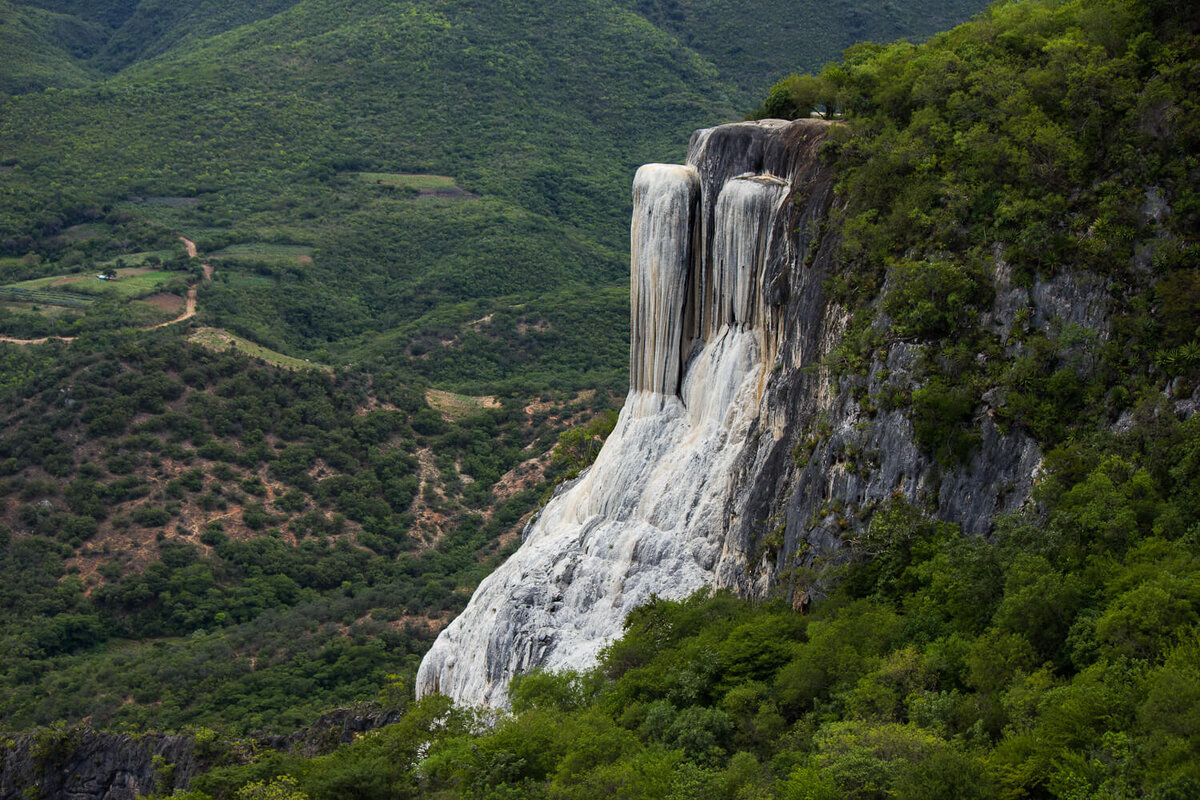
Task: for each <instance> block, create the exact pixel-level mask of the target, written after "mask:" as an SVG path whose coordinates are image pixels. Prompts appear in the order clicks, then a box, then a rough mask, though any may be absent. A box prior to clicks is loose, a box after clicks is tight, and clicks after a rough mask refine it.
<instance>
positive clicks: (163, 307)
mask: <svg viewBox="0 0 1200 800" xmlns="http://www.w3.org/2000/svg"><path fill="white" fill-rule="evenodd" d="M142 302H143V303H149V304H150V305H152V306H154V307H155V308H157V309H159V310H160V311H166V312H167V313H168V314H178V313H179V312H180V311H183V308H184V306H185V305H187V303H186V301H185V300H184V299H183V298H182V297H180V296H179V295H177V294H152V295H150V296H149V297H143V298H142Z"/></svg>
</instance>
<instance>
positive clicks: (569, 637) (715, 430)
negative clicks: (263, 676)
mask: <svg viewBox="0 0 1200 800" xmlns="http://www.w3.org/2000/svg"><path fill="white" fill-rule="evenodd" d="M797 124H801V123H797ZM792 128H793V126H792V125H791V124H789V123H784V122H781V121H778V120H766V121H762V122H758V123H739V124H736V125H724V126H720V127H718V128H714V129H709V130H705V131H701V132H698V133H697V135H696V136H694V137H693V140H692V144H691V147H690V148H689V154H688V165H687V166H680V165H668V164H648V165H646V166H644V167H642V168H641V169H640V170H638V173H637V176H636V178H635V179H634V184H633V198H634V211H633V221H632V225H631V240H632V241H631V251H632V252H631V256H632V260H631V297H630V306H631V323H632V325H631V342H630V389H629V396H628V397H627V399H626V402H625V405H624V408H623V409H622V411H621V414H620V417H619V419H618V421H617V425H616V428H615V429H614V430H613V432H612V434H611V435H610V436H609V438H608V441H607V442H606V443H605V445H604V448H603V449H602V450H601V452H600V455H599V456H598V458H597V459H596V462H595V464H594V465H593V466H592V467H591V468H590V469H589V470H587V471H586V472H585V473H584V474H583V475H582V477H580V478H579V479H578V480H577V481H576V482H575V483H574V484H572V485H570V486H569V487H568V488H566V489H565V490H562V491H560V492H559V493H558V494H557V495H556V496H555V497H554V499H552V500H551V501H550V503H549V504H548V505H547V506H546V507H545V509H543V511H542V512H541V514H540V515H539V516H538V517H537V518H536V520H535V521H534V522H533V523H532V524H531V525H530V526H529V527H528V528H527V530H526V532H525V537H524V541H523V543H522V545H521V547H520V548H519V549H518V550H517V552H516V553H515V554H513V556H512V557H511V558H510V559H509V560H508V561H507V562H505V563H504V564H503V565H502V566H501V567H500V568H499V569H497V570H496V571H495V572H494V573H493V574H491V575H490V576H488V577H487V578H486V579H485V580H484V581H483V583H481V584H480V585H479V588H478V589H477V590H476V592H475V594H474V596H473V597H472V598H471V601H470V603H469V604H468V605H467V607H466V609H465V610H464V611H463V613H462V614H461V615H460V616H459V617H458V618H457V619H455V620H454V621H453V622H452V623H451V624H450V625H449V626H447V627H446V629H445V630H443V631H442V633H441V635H440V636H439V637H438V639H437V641H436V642H435V643H434V645H433V648H432V649H431V650H430V651H429V653H428V655H426V657H425V659H424V661H422V663H421V667H420V670H419V672H418V674H417V690H418V692H419V693H420V694H429V693H434V692H441V693H443V694H446V695H449V696H450V697H451V698H453V699H454V700H455V701H456V702H459V703H464V704H476V705H485V706H503V705H505V704H506V703H507V696H506V691H507V685H508V682H509V680H510V679H511V678H512V677H513V675H515V674H518V673H521V672H525V671H528V670H530V669H534V668H543V669H547V670H563V669H583V668H586V667H588V666H590V665H591V664H593V663H594V662H595V659H596V657H597V654H598V653H599V651H600V649H601V648H602V647H603V646H604V645H605V644H607V643H608V642H610V641H612V640H613V639H614V638H615V637H616V636H618V635H619V634H620V632H621V627H622V623H623V621H624V619H625V616H626V615H627V614H628V613H629V612H630V611H631V610H632V609H633V608H635V607H637V606H639V605H642V604H644V603H646V602H647V601H648V600H650V599H651V597H652V596H655V595H657V596H659V597H666V598H676V599H677V598H682V597H685V596H687V595H689V594H691V593H693V592H695V591H696V590H697V589H700V588H701V587H704V586H708V585H712V584H713V583H714V579H715V577H716V575H715V569H716V565H717V562H718V560H719V559H720V557H721V556H722V550H723V548H724V547H725V545H726V541H725V537H726V534H727V529H728V526H729V524H730V522H729V521H730V518H731V516H733V515H734V514H733V509H732V508H731V499H732V494H731V493H732V491H733V482H734V476H735V474H736V470H735V469H734V464H735V461H736V459H737V458H738V455H739V453H740V452H741V450H742V448H744V447H745V446H746V445H745V443H746V441H747V439H748V438H749V431H750V429H751V427H752V426H753V425H754V423H755V421H756V420H757V419H758V417H759V416H760V414H761V413H762V410H761V409H760V401H761V395H762V385H763V381H762V377H763V375H764V371H765V370H769V369H770V366H771V365H770V364H769V363H768V364H764V358H768V359H769V358H771V357H773V354H772V353H771V352H770V342H772V341H777V340H778V331H774V330H771V329H770V328H771V326H772V325H777V324H778V322H777V321H776V319H777V317H778V315H777V314H772V313H771V306H772V303H771V301H770V292H769V291H768V290H769V287H768V286H766V285H765V284H766V282H767V280H768V279H769V277H770V276H774V277H773V278H772V279H777V278H778V276H779V274H780V270H781V267H780V263H779V262H780V261H781V260H786V259H787V258H788V257H789V248H788V245H787V242H786V241H782V240H784V239H786V238H787V235H786V233H785V232H786V231H788V230H789V226H788V224H787V220H786V219H785V218H784V215H786V214H787V213H788V208H789V206H790V205H791V204H790V200H791V197H792V194H793V193H794V192H795V191H796V190H797V188H798V187H796V186H794V185H793V181H794V180H795V176H796V175H800V174H807V173H806V172H805V170H804V169H800V168H799V167H805V168H807V167H808V166H810V165H809V164H802V165H796V164H794V163H792V160H789V158H788V152H787V146H786V143H785V140H786V137H787V136H788V135H789V133H790V132H792V131H791V129H792ZM814 152H815V149H814ZM809 172H811V170H809ZM787 268H788V267H786V266H785V267H783V268H782V269H784V270H786V269H787Z"/></svg>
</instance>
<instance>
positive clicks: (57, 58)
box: [0, 0, 104, 94]
mask: <svg viewBox="0 0 1200 800" xmlns="http://www.w3.org/2000/svg"><path fill="white" fill-rule="evenodd" d="M103 41H104V31H103V29H102V28H100V27H99V26H97V25H94V24H91V23H88V22H86V21H84V20H82V19H80V18H78V17H75V16H70V15H66V14H56V13H53V12H50V11H45V10H42V9H38V8H30V7H27V6H23V5H19V4H14V3H11V2H9V0H0V52H3V53H4V54H5V57H4V59H3V63H0V94H14V93H21V92H31V91H37V90H39V89H42V88H43V87H46V86H59V87H64V88H72V87H78V86H86V85H87V84H89V83H91V82H92V81H93V80H94V79H95V75H94V73H93V72H92V71H91V70H90V69H88V68H87V67H86V66H84V63H83V59H85V58H86V57H87V56H88V55H89V54H90V53H91V52H92V51H93V50H94V49H95V48H96V47H98V46H99V45H100V44H101V43H102V42H103Z"/></svg>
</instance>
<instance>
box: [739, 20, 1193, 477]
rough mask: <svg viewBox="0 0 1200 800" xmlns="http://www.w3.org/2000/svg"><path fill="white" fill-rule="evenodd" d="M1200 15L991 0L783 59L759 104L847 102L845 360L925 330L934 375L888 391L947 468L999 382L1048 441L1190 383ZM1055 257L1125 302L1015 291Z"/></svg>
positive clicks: (845, 363) (1000, 398)
mask: <svg viewBox="0 0 1200 800" xmlns="http://www.w3.org/2000/svg"><path fill="white" fill-rule="evenodd" d="M1196 22H1197V21H1196V17H1195V15H1194V14H1193V13H1191V12H1189V11H1187V10H1185V9H1184V8H1183V7H1182V6H1178V5H1171V4H1167V3H1160V2H1156V1H1154V0H1147V1H1145V2H1142V1H1138V2H1123V1H1121V2H1119V1H1118V0H1072V2H1064V3H1054V4H1049V3H1036V2H1033V3H1031V2H1002V3H997V4H995V5H993V6H992V7H991V8H990V9H988V10H987V12H985V13H984V14H983V15H981V16H980V17H979V18H978V19H976V20H975V21H972V22H970V23H967V24H965V25H961V26H959V27H957V28H954V29H953V30H951V31H948V32H945V33H942V34H939V35H937V36H934V37H933V38H932V39H930V40H929V41H927V42H925V43H922V44H918V45H914V44H910V43H907V42H901V43H898V44H893V45H887V46H882V45H874V44H863V45H857V46H855V47H852V48H850V49H849V50H847V51H846V53H845V55H844V58H843V60H842V61H841V62H840V63H833V64H829V65H827V66H826V67H825V68H824V69H823V70H822V71H821V72H820V73H819V74H818V75H791V76H788V77H787V78H784V79H783V80H781V81H780V82H779V83H777V84H776V85H775V86H774V87H773V88H772V89H771V90H770V92H769V93H768V94H767V97H766V100H765V102H764V105H763V106H762V107H761V108H760V109H759V110H758V111H757V112H756V113H755V116H771V115H785V116H789V117H795V116H808V115H809V113H810V111H811V110H812V109H814V108H817V109H820V110H822V111H823V112H825V113H829V112H831V111H832V112H835V113H836V114H837V116H838V119H839V124H837V125H835V126H832V127H831V131H830V142H829V144H828V145H827V147H826V151H825V152H826V156H827V158H828V160H829V161H830V162H831V164H832V166H833V167H834V169H836V171H837V174H838V177H839V184H838V192H839V194H840V196H841V199H842V203H843V204H844V205H843V206H842V210H841V211H839V212H835V217H836V219H835V220H834V224H833V226H832V227H834V228H835V229H836V230H838V232H839V234H840V235H841V237H842V248H841V253H840V256H841V258H840V260H841V265H842V268H841V272H840V274H837V275H834V276H832V277H831V279H830V280H829V282H828V285H829V288H830V290H831V293H832V294H833V295H834V296H835V297H836V299H837V300H838V301H839V302H842V303H845V304H846V305H847V306H848V307H849V308H850V309H851V310H852V311H853V312H854V319H853V321H852V323H851V325H850V327H849V330H848V332H847V335H846V339H845V341H844V343H843V344H842V346H841V347H839V348H838V350H837V351H836V352H835V354H834V357H833V362H834V366H835V368H836V369H838V371H839V372H840V373H842V374H849V375H852V376H855V375H857V376H861V375H863V374H865V372H866V371H867V368H868V367H869V365H870V364H871V363H872V361H873V360H875V359H877V358H880V357H882V356H883V355H884V354H885V353H884V351H885V350H886V348H888V347H892V346H893V345H894V343H895V341H896V340H897V339H900V340H906V341H909V342H913V343H915V344H916V345H917V348H916V351H917V352H918V353H919V354H920V359H919V363H918V364H917V365H916V367H915V368H914V369H913V370H911V373H912V375H911V377H913V378H914V379H915V380H916V381H917V382H918V383H919V385H920V388H918V389H917V390H916V391H912V392H911V393H900V392H892V393H890V394H889V395H887V396H881V397H878V398H875V401H876V402H875V405H877V406H878V405H884V406H885V407H888V408H894V407H907V408H909V409H910V410H911V412H912V418H913V423H914V427H915V430H916V434H917V440H918V442H919V443H920V444H921V445H922V448H923V450H925V452H926V453H927V454H929V455H931V456H933V457H934V458H936V460H937V461H938V462H940V463H941V465H942V466H943V467H946V468H951V467H954V466H956V465H960V464H963V463H965V462H967V461H968V460H969V459H970V457H971V455H972V453H973V452H974V450H975V447H976V445H977V443H978V441H979V435H978V428H979V422H980V415H981V412H983V411H984V408H983V407H982V405H981V404H980V402H979V401H980V398H982V397H984V396H985V395H988V396H990V397H991V398H992V399H990V400H989V401H988V405H989V406H990V410H991V411H994V412H995V413H996V419H997V421H998V422H999V423H1000V424H1001V425H1002V426H1005V427H1008V426H1019V427H1021V428H1023V429H1025V430H1026V431H1028V432H1029V433H1031V434H1032V435H1033V436H1034V437H1035V438H1036V439H1038V440H1039V441H1041V442H1042V443H1044V444H1046V445H1048V446H1051V447H1052V446H1054V445H1056V444H1058V443H1060V442H1062V441H1064V440H1066V439H1068V438H1070V437H1071V436H1072V435H1073V434H1075V433H1078V432H1082V431H1085V430H1088V429H1090V428H1092V427H1094V426H1095V425H1096V424H1097V423H1101V424H1111V423H1112V422H1114V421H1115V420H1116V418H1117V417H1118V416H1119V415H1120V414H1121V413H1123V412H1124V411H1126V410H1127V409H1128V407H1129V405H1130V400H1131V398H1134V397H1137V396H1138V395H1139V394H1141V393H1142V392H1143V391H1145V390H1146V389H1147V388H1148V386H1151V385H1154V386H1156V387H1157V388H1160V389H1161V388H1162V387H1163V386H1164V385H1165V384H1166V382H1167V381H1169V380H1171V379H1181V380H1180V383H1179V384H1177V390H1178V391H1180V392H1181V393H1182V394H1189V393H1190V392H1191V391H1192V390H1193V389H1194V388H1195V386H1196V381H1197V379H1198V378H1200V372H1198V370H1197V365H1198V364H1200V349H1197V348H1196V346H1195V342H1196V341H1197V336H1196V330H1195V327H1196V325H1195V319H1196V307H1197V292H1196V289H1197V284H1196V274H1197V273H1196V265H1197V260H1196V254H1195V242H1194V238H1195V237H1194V232H1195V222H1196V215H1195V214H1196V212H1195V210H1194V209H1195V207H1196V199H1195V198H1196V193H1195V185H1194V181H1193V180H1191V178H1190V177H1189V172H1188V170H1189V169H1191V167H1189V166H1185V165H1189V164H1192V163H1193V162H1194V153H1195V152H1196V149H1197V145H1198V143H1200V127H1198V126H1197V125H1196V124H1195V123H1194V122H1193V121H1192V120H1194V119H1197V118H1200V117H1197V115H1196V114H1195V110H1196V109H1195V102H1196V101H1195V98H1196V96H1197V94H1196V82H1195V41H1196V39H1195V37H1196V30H1197V28H1196ZM1185 64H1186V65H1189V66H1184V65H1185ZM1168 120H1171V121H1170V122H1168ZM1168 197H1169V198H1170V200H1166V199H1165V198H1168ZM1059 272H1067V273H1069V274H1070V275H1072V276H1074V277H1073V279H1074V280H1078V281H1079V282H1081V284H1082V285H1088V284H1092V285H1100V286H1106V287H1107V291H1108V292H1110V293H1111V297H1112V298H1113V300H1112V302H1111V303H1110V304H1108V306H1107V307H1106V308H1105V312H1106V314H1110V315H1111V317H1110V319H1107V320H1105V321H1104V322H1102V323H1100V322H1097V321H1096V319H1094V318H1093V319H1090V320H1088V321H1086V322H1085V323H1084V324H1083V325H1079V324H1075V325H1072V324H1069V323H1067V322H1065V321H1063V320H1057V319H1043V318H1039V317H1037V315H1034V317H1035V318H1034V319H1032V320H1031V311H1032V308H1031V307H1030V306H1028V305H1027V306H1026V307H1024V308H1020V307H1019V306H1020V305H1021V304H1020V303H1017V307H1015V306H1014V305H1013V298H1014V297H1019V295H1017V294H1014V293H1015V292H1019V291H1020V290H1021V288H1022V287H1029V286H1030V285H1036V283H1037V282H1039V281H1040V282H1045V281H1048V280H1050V279H1052V278H1053V276H1054V275H1055V274H1056V273H1059ZM1042 285H1043V286H1044V285H1045V284H1044V283H1043V284H1042ZM998 291H1004V292H1006V293H1007V297H1008V299H1007V300H1004V298H1000V299H1001V301H1002V302H1001V303H1000V304H998V305H997V306H996V307H993V300H994V299H996V298H997V296H998V295H997V292H998ZM1006 304H1007V305H1006ZM1033 305H1034V306H1037V307H1038V308H1039V309H1040V310H1039V313H1040V314H1042V315H1044V316H1053V313H1055V312H1054V311H1053V309H1048V308H1046V305H1045V303H1044V302H1035V303H1034V304H1033ZM880 312H883V313H880ZM983 312H991V313H990V314H987V315H985V314H984V313H983ZM997 320H1003V324H1002V325H998V324H997ZM1010 320H1011V324H1010ZM1099 326H1102V327H1105V328H1106V329H1107V330H1108V331H1110V332H1111V335H1105V334H1102V333H1101V332H1100V330H1099ZM1005 328H1007V330H1005ZM856 380H858V381H859V383H860V384H861V382H862V380H861V378H856Z"/></svg>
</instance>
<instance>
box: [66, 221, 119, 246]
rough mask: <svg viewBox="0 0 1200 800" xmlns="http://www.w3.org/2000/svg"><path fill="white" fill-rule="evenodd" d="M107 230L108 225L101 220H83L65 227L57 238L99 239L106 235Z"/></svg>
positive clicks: (79, 240)
mask: <svg viewBox="0 0 1200 800" xmlns="http://www.w3.org/2000/svg"><path fill="white" fill-rule="evenodd" d="M109 232H110V229H109V227H108V226H107V225H105V224H104V223H102V222H85V223H82V224H80V225H72V226H71V227H69V228H67V229H66V230H64V231H63V232H62V233H60V234H59V238H61V239H65V240H67V241H70V242H84V241H87V240H88V239H99V238H101V237H102V236H107V235H108V234H109Z"/></svg>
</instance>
